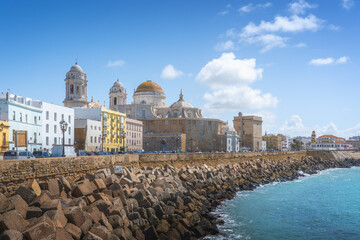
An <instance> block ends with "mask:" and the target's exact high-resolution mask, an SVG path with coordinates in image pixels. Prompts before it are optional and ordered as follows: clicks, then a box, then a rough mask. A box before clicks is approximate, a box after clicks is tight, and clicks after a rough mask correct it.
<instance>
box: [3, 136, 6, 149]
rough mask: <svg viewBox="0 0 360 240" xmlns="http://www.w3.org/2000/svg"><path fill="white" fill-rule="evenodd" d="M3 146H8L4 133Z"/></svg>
mask: <svg viewBox="0 0 360 240" xmlns="http://www.w3.org/2000/svg"><path fill="white" fill-rule="evenodd" d="M3 146H6V133H3Z"/></svg>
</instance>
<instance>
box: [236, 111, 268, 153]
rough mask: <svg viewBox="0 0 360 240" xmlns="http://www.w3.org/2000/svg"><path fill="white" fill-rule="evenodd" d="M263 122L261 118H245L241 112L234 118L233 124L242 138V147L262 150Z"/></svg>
mask: <svg viewBox="0 0 360 240" xmlns="http://www.w3.org/2000/svg"><path fill="white" fill-rule="evenodd" d="M262 122H263V121H262V118H261V117H258V116H243V115H242V113H241V112H239V114H238V116H235V117H234V120H233V124H234V128H235V130H236V132H237V134H238V135H239V136H240V141H241V147H246V148H250V149H251V150H253V151H260V150H262Z"/></svg>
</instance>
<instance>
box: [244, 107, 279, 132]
mask: <svg viewBox="0 0 360 240" xmlns="http://www.w3.org/2000/svg"><path fill="white" fill-rule="evenodd" d="M243 115H246V116H259V117H261V118H262V120H263V123H262V129H263V133H265V131H267V132H269V133H270V132H274V131H275V129H276V128H277V126H276V118H277V117H276V115H275V114H274V113H272V112H270V111H264V110H261V111H258V112H244V114H243ZM276 130H277V129H276Z"/></svg>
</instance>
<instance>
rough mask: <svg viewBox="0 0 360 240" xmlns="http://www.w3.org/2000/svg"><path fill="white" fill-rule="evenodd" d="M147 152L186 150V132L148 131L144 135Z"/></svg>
mask: <svg viewBox="0 0 360 240" xmlns="http://www.w3.org/2000/svg"><path fill="white" fill-rule="evenodd" d="M144 150H145V151H146V152H156V151H162V152H167V151H171V152H184V151H186V134H183V133H148V134H145V136H144Z"/></svg>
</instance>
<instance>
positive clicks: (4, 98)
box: [0, 93, 43, 152]
mask: <svg viewBox="0 0 360 240" xmlns="http://www.w3.org/2000/svg"><path fill="white" fill-rule="evenodd" d="M42 111H43V110H42V105H41V102H40V101H37V100H34V99H31V98H27V97H21V96H16V95H14V94H10V93H6V94H0V120H2V121H4V120H5V121H8V122H9V125H10V128H9V149H11V150H15V136H14V131H24V132H25V133H26V134H27V149H28V150H29V151H31V152H32V151H35V150H40V149H42ZM18 149H19V150H25V149H26V147H21V148H18Z"/></svg>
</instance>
